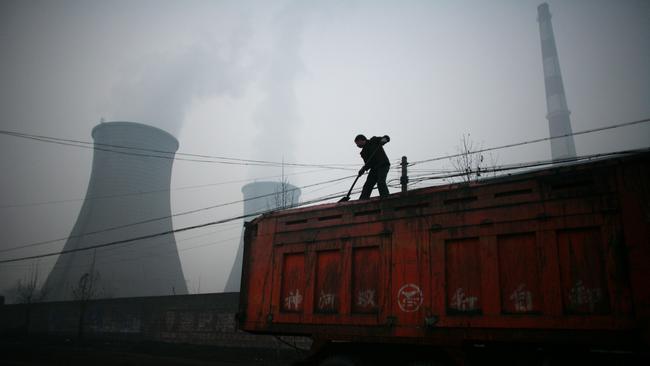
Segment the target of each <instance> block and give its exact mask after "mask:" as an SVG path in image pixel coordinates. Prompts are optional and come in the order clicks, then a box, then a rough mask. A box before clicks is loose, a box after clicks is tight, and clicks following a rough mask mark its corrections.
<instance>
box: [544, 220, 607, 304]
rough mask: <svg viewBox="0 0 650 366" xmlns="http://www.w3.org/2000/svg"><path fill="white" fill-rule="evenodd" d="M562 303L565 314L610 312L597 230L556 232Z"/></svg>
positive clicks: (583, 229)
mask: <svg viewBox="0 0 650 366" xmlns="http://www.w3.org/2000/svg"><path fill="white" fill-rule="evenodd" d="M557 242H558V253H559V260H560V273H561V282H562V283H561V286H562V301H563V303H564V311H565V312H566V313H567V314H606V313H608V312H609V310H610V306H609V296H608V292H609V291H608V290H607V282H606V281H605V272H604V269H605V266H604V262H603V253H602V250H603V242H602V239H601V235H600V228H597V227H592V228H578V229H570V230H560V231H558V233H557Z"/></svg>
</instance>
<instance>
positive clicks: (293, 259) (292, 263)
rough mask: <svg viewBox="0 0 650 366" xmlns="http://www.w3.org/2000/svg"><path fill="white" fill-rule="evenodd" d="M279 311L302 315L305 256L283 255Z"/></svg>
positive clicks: (295, 254) (300, 254)
mask: <svg viewBox="0 0 650 366" xmlns="http://www.w3.org/2000/svg"><path fill="white" fill-rule="evenodd" d="M280 299H281V301H282V304H281V309H282V311H284V312H293V313H302V312H303V304H304V299H305V254H304V253H291V254H285V255H284V258H283V261H282V291H281V297H280Z"/></svg>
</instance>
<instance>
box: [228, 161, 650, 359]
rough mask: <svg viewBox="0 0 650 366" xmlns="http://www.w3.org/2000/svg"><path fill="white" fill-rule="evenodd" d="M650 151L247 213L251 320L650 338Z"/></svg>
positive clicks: (503, 335)
mask: <svg viewBox="0 0 650 366" xmlns="http://www.w3.org/2000/svg"><path fill="white" fill-rule="evenodd" d="M649 232H650V154H648V153H641V154H635V155H631V156H626V157H623V158H614V159H606V160H601V161H597V162H590V163H586V164H574V165H570V166H561V167H553V168H550V169H545V170H538V171H534V172H529V173H523V174H517V175H512V176H509V177H505V178H495V179H492V180H487V181H484V182H480V183H475V184H471V185H462V184H452V185H447V186H438V187H431V188H424V189H417V190H413V191H410V192H407V193H402V194H394V195H391V196H390V197H389V198H387V199H383V200H380V199H372V200H369V201H351V202H347V203H334V204H325V205H320V206H314V207H307V208H301V209H293V210H286V211H279V212H275V213H271V214H266V215H263V216H261V217H259V218H257V219H255V220H253V221H252V222H250V223H247V225H246V232H245V246H244V266H243V274H242V288H241V294H240V314H239V319H240V327H241V328H242V329H244V330H246V331H249V332H258V333H272V334H294V335H308V336H312V337H314V338H317V339H328V340H347V341H357V342H381V343H386V342H389V343H391V342H392V343H411V344H414V343H417V344H431V345H439V346H441V345H456V344H459V343H462V342H466V341H472V342H527V343H534V344H536V343H545V342H578V343H582V344H587V345H592V344H593V345H612V344H627V345H630V344H640V345H641V346H646V347H647V345H648V320H649V316H648V315H649V313H650V271H649V270H648V267H650V240H649V237H650V236H649V235H648V234H649Z"/></svg>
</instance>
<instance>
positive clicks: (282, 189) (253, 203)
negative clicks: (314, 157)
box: [224, 182, 300, 292]
mask: <svg viewBox="0 0 650 366" xmlns="http://www.w3.org/2000/svg"><path fill="white" fill-rule="evenodd" d="M241 191H242V193H243V195H244V215H253V216H250V217H247V218H245V219H244V220H246V221H250V220H252V219H254V218H255V216H257V215H259V214H261V213H262V212H264V211H270V210H274V209H276V208H282V207H291V206H292V205H295V204H297V203H298V202H299V201H300V189H298V188H297V187H295V186H293V185H291V184H286V183H285V184H282V183H281V182H254V183H249V184H247V185H245V186H243V187H242V189H241ZM243 258H244V233H243V232H242V236H241V239H240V241H239V248H238V249H237V255H236V257H235V262H234V264H233V266H232V269H231V270H230V275H229V276H228V280H227V281H226V286H225V288H224V292H239V285H240V283H241V270H242V261H243Z"/></svg>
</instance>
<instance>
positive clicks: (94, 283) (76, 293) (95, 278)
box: [72, 253, 100, 301]
mask: <svg viewBox="0 0 650 366" xmlns="http://www.w3.org/2000/svg"><path fill="white" fill-rule="evenodd" d="M99 278H100V275H99V272H97V271H96V270H95V254H94V253H93V259H92V261H91V263H90V267H89V268H88V271H87V272H85V273H83V274H82V275H81V276H80V277H79V282H78V283H77V285H76V286H73V287H72V298H73V299H75V300H78V301H87V300H90V299H92V298H95V297H96V296H97V295H99V286H98V283H99Z"/></svg>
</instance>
